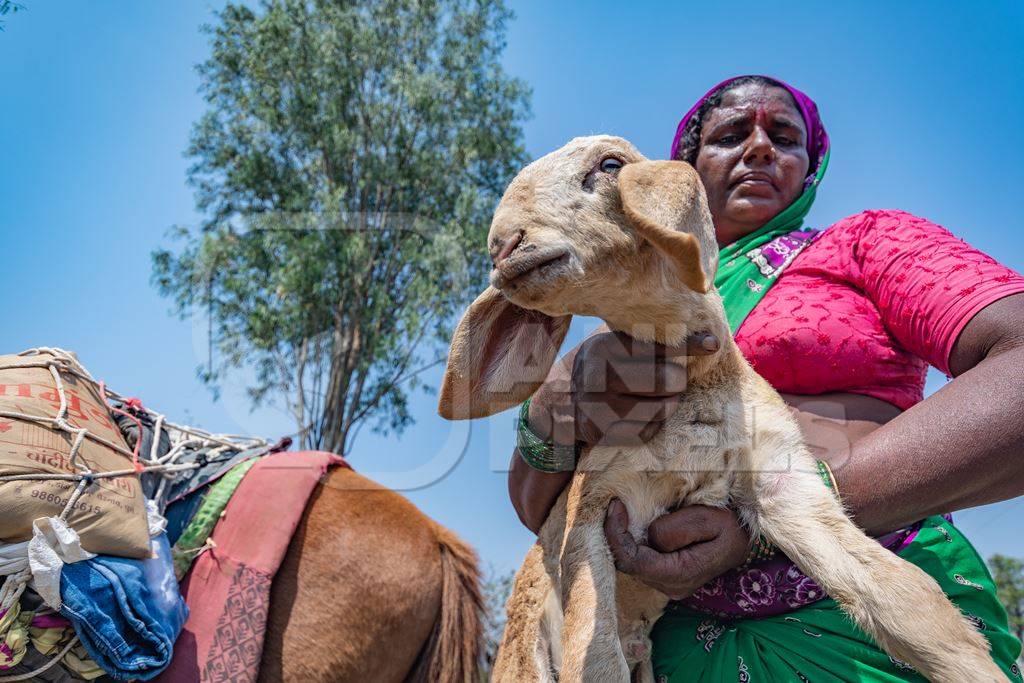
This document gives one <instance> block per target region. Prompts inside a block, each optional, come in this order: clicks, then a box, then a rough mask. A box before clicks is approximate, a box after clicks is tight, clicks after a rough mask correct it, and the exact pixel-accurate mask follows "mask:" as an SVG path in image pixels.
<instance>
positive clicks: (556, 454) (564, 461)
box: [516, 399, 579, 473]
mask: <svg viewBox="0 0 1024 683" xmlns="http://www.w3.org/2000/svg"><path fill="white" fill-rule="evenodd" d="M530 400H531V399H526V401H524V402H523V405H522V406H521V407H520V408H519V420H518V422H517V424H516V447H517V448H518V449H519V457H521V458H522V459H523V461H524V462H525V463H526V464H527V465H529V466H530V467H532V468H533V469H535V470H539V471H541V472H548V473H554V472H570V471H572V470H574V469H575V468H576V459H577V457H578V456H579V446H578V445H577V444H573V445H571V446H563V445H561V444H555V443H551V442H548V441H545V440H544V439H542V438H540V436H538V435H537V434H536V433H534V431H533V430H532V429H530V423H529V420H528V418H529V414H530Z"/></svg>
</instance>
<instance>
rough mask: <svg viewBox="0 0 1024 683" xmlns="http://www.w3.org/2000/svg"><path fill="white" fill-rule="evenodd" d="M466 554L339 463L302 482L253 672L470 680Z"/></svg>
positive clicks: (472, 621)
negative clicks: (302, 496) (311, 482)
mask: <svg viewBox="0 0 1024 683" xmlns="http://www.w3.org/2000/svg"><path fill="white" fill-rule="evenodd" d="M481 610H482V600H481V597H480V589H479V571H478V569H477V558H476V554H475V553H474V552H473V550H472V549H471V548H470V547H469V546H468V545H466V544H465V543H464V542H462V541H461V540H459V539H458V538H457V537H456V536H455V534H453V533H452V532H451V531H449V530H448V529H445V528H444V527H442V526H441V525H439V524H437V523H436V522H434V521H433V520H431V519H430V518H429V517H427V516H426V515H424V514H423V513H422V512H420V511H419V510H418V509H417V508H416V507H415V506H414V505H413V504H412V503H410V502H409V501H408V500H406V499H405V498H404V497H402V496H401V495H399V494H397V493H395V492H394V491H391V490H389V489H386V488H384V487H383V486H380V485H379V484H376V483H374V482H372V481H370V480H369V479H367V478H366V477H363V476H362V475H360V474H358V473H356V472H353V471H352V470H350V469H347V468H335V469H334V470H332V471H331V472H330V473H329V474H328V476H327V477H325V478H324V481H323V482H322V484H321V485H320V487H319V488H318V489H317V491H316V492H315V493H314V496H313V498H312V500H311V501H310V504H309V506H308V508H307V510H306V513H305V516H304V517H303V520H302V523H301V524H300V525H299V528H298V529H297V530H296V532H295V536H294V538H293V539H292V543H291V546H290V547H289V549H288V553H287V555H286V556H285V559H284V562H283V563H282V565H281V568H280V571H279V572H278V574H277V576H276V577H275V578H274V583H273V586H272V589H271V597H270V614H269V616H268V621H267V633H266V639H265V643H264V649H263V660H262V663H261V665H260V676H259V678H260V681H267V682H269V681H302V682H304V683H306V682H315V681H324V682H326V681H353V682H355V681H359V682H360V683H362V682H364V681H374V682H375V683H376V682H381V683H386V682H389V681H396V682H397V681H431V682H432V683H433V682H435V681H441V682H444V683H465V682H467V681H470V680H475V679H476V677H477V675H478V674H477V671H478V668H477V667H478V661H479V658H480V652H481V629H482V623H481Z"/></svg>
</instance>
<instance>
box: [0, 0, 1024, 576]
mask: <svg viewBox="0 0 1024 683" xmlns="http://www.w3.org/2000/svg"><path fill="white" fill-rule="evenodd" d="M22 2H23V4H26V5H27V6H28V9H27V11H25V12H22V13H18V14H16V15H13V16H9V17H8V18H7V25H6V30H5V31H4V32H3V33H0V102H2V123H0V153H2V161H0V237H2V240H3V242H2V243H3V245H4V249H3V255H4V259H3V260H4V266H3V268H2V269H0V283H2V285H3V287H4V290H5V291H6V292H8V293H9V294H8V296H7V297H6V302H7V303H6V305H5V307H4V309H5V312H6V315H5V317H4V319H5V321H6V324H4V325H3V326H2V327H0V353H8V352H15V351H18V350H21V349H24V348H27V347H31V346H39V345H55V346H63V347H65V348H69V349H74V350H76V351H77V352H78V353H79V355H80V356H81V357H82V359H83V361H84V362H85V363H86V364H87V365H88V367H89V368H90V369H91V370H92V372H93V373H94V374H95V375H97V376H100V377H103V378H105V379H106V380H107V382H108V383H109V384H110V385H111V386H112V387H114V388H116V389H118V390H119V391H122V392H125V393H134V394H137V395H139V396H140V397H142V398H143V400H144V401H145V402H147V404H150V405H152V406H154V407H156V408H158V409H160V410H162V411H164V412H166V413H167V414H168V415H170V416H171V417H172V418H176V419H178V420H180V421H190V422H192V423H193V424H199V425H201V426H203V427H206V428H209V429H214V430H218V431H231V432H238V431H242V432H247V433H254V434H265V435H276V434H281V433H287V432H290V431H292V430H293V427H292V425H291V424H290V422H288V421H287V420H286V419H284V418H283V416H282V415H281V414H279V413H277V412H275V411H273V410H262V411H258V412H256V413H250V412H249V410H248V408H247V406H246V404H245V401H244V398H242V396H241V394H240V388H239V387H240V384H241V383H242V380H243V378H237V379H236V381H235V382H233V383H232V385H231V386H228V387H227V388H226V390H225V396H224V397H223V398H222V400H221V401H220V402H219V403H214V402H213V401H212V399H211V396H210V393H209V391H208V390H207V389H206V388H205V387H203V386H202V385H201V384H200V383H199V382H198V380H197V379H196V378H195V368H196V366H197V365H199V364H200V363H201V362H202V360H203V358H205V354H204V349H205V343H204V338H203V329H202V325H201V321H189V320H186V321H180V320H177V319H176V318H174V317H171V316H170V315H168V309H169V306H168V304H167V302H166V301H164V300H162V299H161V298H160V297H158V296H157V294H156V293H155V291H154V290H153V288H152V287H151V286H150V284H149V275H150V260H149V254H150V252H151V251H152V250H153V249H154V248H156V247H158V246H160V245H162V244H164V243H165V232H166V230H167V228H168V227H170V226H171V225H175V224H184V225H195V224H196V223H197V222H198V220H199V216H198V215H197V214H196V213H195V211H194V208H193V207H194V204H193V197H192V193H191V191H190V190H189V188H188V187H187V186H186V184H185V171H186V168H187V166H188V163H189V162H188V160H187V159H185V158H184V157H183V155H182V152H183V150H184V149H185V146H186V141H187V137H188V131H189V128H190V126H191V125H192V122H193V121H195V120H196V119H197V118H198V117H199V115H200V114H201V112H202V111H203V103H202V101H201V99H200V98H199V96H198V95H197V94H196V87H197V84H198V81H197V77H196V74H195V71H194V69H193V65H195V64H196V63H198V62H199V61H201V60H202V59H203V58H204V56H205V54H206V45H205V41H204V39H203V37H202V36H201V35H200V33H199V32H198V27H199V25H200V24H201V23H203V22H204V21H207V20H209V18H210V12H211V7H214V6H216V3H213V4H211V3H208V2H189V1H185V0H183V1H181V2H174V3H141V2H111V1H103V0H94V1H93V2H90V3H77V2H43V1H42V0H22ZM629 4H630V7H629V8H628V9H627V8H626V5H627V3H618V2H590V3H586V4H585V5H584V4H569V3H541V2H529V3H519V2H517V3H513V7H514V9H515V11H516V13H517V19H516V20H515V21H514V22H513V23H512V25H511V26H510V31H509V36H508V49H507V52H506V58H505V63H506V66H507V68H508V70H509V71H510V72H511V73H513V74H515V75H517V76H520V77H522V78H524V79H525V80H526V81H528V82H529V83H530V84H531V86H532V87H533V91H534V97H533V112H534V115H533V118H532V119H531V120H530V121H529V122H528V123H527V125H526V144H527V148H528V150H529V152H530V154H531V155H532V156H539V155H541V154H543V153H545V152H547V151H549V150H551V149H553V148H555V147H558V146H560V145H561V144H563V143H564V142H565V141H566V140H567V139H569V138H571V137H574V136H576V135H584V134H591V133H603V132H608V133H615V134H618V135H622V136H624V137H627V138H629V139H631V140H632V141H633V142H634V143H636V144H637V145H638V146H639V148H640V149H641V150H642V151H643V152H644V153H645V154H647V155H648V156H651V157H664V156H665V155H666V154H667V152H668V147H669V143H670V141H671V136H672V133H673V132H674V129H675V125H676V123H677V121H678V119H679V117H680V115H681V114H682V113H683V112H684V111H685V110H686V109H687V108H688V107H689V106H690V105H691V104H692V102H693V100H694V99H695V98H697V97H698V96H699V95H700V94H702V93H703V92H704V91H705V90H706V89H707V88H708V87H709V86H711V85H713V84H714V83H716V82H718V81H719V80H721V79H723V78H725V77H727V76H731V75H735V74H738V73H749V72H760V73H766V74H770V75H776V76H779V77H781V78H784V79H786V80H788V81H790V82H792V83H793V84H794V85H796V86H797V87H800V88H801V89H803V90H805V91H806V92H807V93H809V94H810V95H811V96H812V97H813V98H815V100H816V101H817V102H818V104H819V107H820V108H821V111H822V114H823V116H824V120H825V122H826V126H827V127H828V130H829V133H830V135H831V137H832V144H833V154H832V164H831V166H830V168H829V173H828V177H826V179H825V181H824V184H823V186H822V189H821V191H820V192H819V195H818V197H819V198H818V201H817V204H816V206H815V208H814V210H813V211H812V213H811V215H810V222H811V223H812V224H814V225H827V224H829V223H831V222H833V221H835V220H837V219H839V218H841V217H843V216H845V215H849V214H851V213H855V212H857V211H860V210H863V209H867V208H901V209H905V210H907V211H911V212H914V213H918V214H921V215H923V216H926V217H928V218H930V219H932V220H935V221H937V222H939V223H941V224H943V225H945V226H946V227H948V228H950V229H951V230H953V231H954V232H955V233H956V234H958V235H959V236H961V237H963V238H964V239H966V240H967V241H969V242H971V243H972V244H974V245H975V246H978V247H979V248H981V249H983V250H985V251H987V252H988V253H990V254H992V255H994V256H996V257H997V258H999V259H1000V260H1002V261H1003V262H1004V263H1006V264H1008V265H1010V266H1012V267H1013V268H1015V269H1016V270H1018V271H1024V250H1022V249H1021V245H1022V239H1021V237H1020V234H1021V230H1022V227H1024V221H1022V219H1021V218H1020V209H1019V205H1018V204H1017V202H1018V201H1019V200H1020V196H1021V195H1020V188H1021V187H1024V170H1022V163H1021V150H1024V126H1021V123H1020V121H1021V111H1022V110H1024V89H1022V87H1021V76H1020V74H1021V73H1024V48H1022V47H1021V46H1022V45H1024V5H1021V4H1020V3H1008V2H1007V3H998V2H994V3H984V5H980V4H977V5H976V4H973V3H972V4H970V5H969V4H967V3H946V2H928V3H925V2H908V3H884V4H883V3H878V4H876V5H875V6H874V8H871V7H866V6H865V3H825V4H824V5H823V6H819V7H817V8H816V9H815V10H814V11H810V12H809V11H804V10H798V9H796V8H795V6H794V8H793V9H786V8H785V6H784V5H779V4H777V3H775V4H773V3H762V2H754V3H747V2H731V3H721V5H722V6H721V7H710V6H709V5H711V4H712V3H703V4H699V5H694V4H689V5H683V4H682V3H677V4H676V6H675V7H672V8H669V7H668V3H652V4H650V5H639V4H638V3H629ZM481 248H483V245H481ZM482 285H483V283H481V286H482ZM589 324H590V323H589V322H588V321H578V324H576V325H574V328H573V334H572V337H571V339H570V341H572V340H574V339H578V338H579V337H580V335H581V334H582V333H583V332H584V331H585V330H586V329H587V327H588V325H589ZM428 379H430V381H432V382H435V383H436V382H437V380H438V375H437V374H435V375H434V376H432V377H430V378H428ZM943 381H944V380H943V378H942V377H941V376H935V375H934V373H933V376H932V377H930V379H929V389H930V390H934V389H935V388H937V387H938V386H940V385H941V383H942V382H943ZM412 405H413V410H414V415H415V417H416V419H417V424H416V425H415V426H414V427H413V428H411V429H409V430H408V431H407V432H406V433H405V434H404V435H403V436H402V437H398V438H380V437H376V436H374V435H372V434H370V433H368V430H367V431H364V433H363V434H362V435H361V436H360V439H359V441H358V442H357V443H356V446H355V449H354V452H353V454H352V458H351V460H352V463H353V465H354V466H355V467H356V468H357V469H359V470H361V471H363V472H365V473H367V474H370V475H371V476H374V477H375V478H377V479H379V480H381V481H384V482H385V483H388V484H390V485H393V486H402V487H408V486H422V484H424V483H429V482H433V483H430V485H427V486H425V487H421V488H418V489H417V490H413V491H409V492H407V495H408V496H409V497H410V498H411V499H412V500H413V501H414V502H415V503H416V504H417V505H419V506H420V507H421V508H422V509H423V510H425V511H426V512H427V513H428V514H430V515H432V516H433V517H435V518H436V519H438V520H439V521H441V522H442V523H444V524H446V525H448V526H450V527H451V528H453V529H455V530H456V531H457V532H459V533H460V534H462V535H463V536H464V537H465V538H466V539H467V540H469V541H470V542H471V543H473V544H474V545H475V546H476V547H477V549H478V550H479V552H480V554H481V556H482V557H483V558H484V560H485V561H486V562H489V563H491V564H493V565H494V566H495V567H496V568H498V569H501V570H507V569H511V568H514V567H516V566H518V564H519V562H520V560H521V558H522V556H523V554H524V552H525V550H526V548H527V547H528V546H529V544H530V543H531V542H532V536H531V535H530V534H529V532H527V531H526V530H525V529H523V528H522V527H520V526H519V523H518V521H517V520H516V517H515V513H514V512H513V510H512V508H511V505H510V504H509V503H508V497H507V493H506V485H505V475H504V472H503V471H502V470H503V469H504V467H505V464H506V463H507V458H508V455H509V453H510V451H511V443H512V431H511V425H512V417H511V415H510V414H505V415H500V416H496V417H494V418H491V419H489V420H482V421H479V422H476V423H473V424H471V425H467V424H459V425H454V426H453V425H451V424H448V423H445V422H443V421H442V420H441V419H440V418H438V417H437V416H436V414H435V412H434V398H433V397H431V396H420V397H417V398H416V399H415V400H414V401H413V404H412ZM1021 521H1024V499H1022V500H1017V501H1009V502H1005V503H1001V504H998V505H993V506H988V507H984V508H979V509H975V510H971V511H966V512H963V513H961V514H959V515H958V516H957V522H958V524H960V526H961V527H962V528H964V530H965V531H966V532H967V533H968V535H969V536H970V537H971V538H972V539H973V540H974V542H975V544H976V545H977V546H978V549H979V550H980V551H981V553H982V554H983V555H985V556H987V555H989V554H991V553H993V552H1004V553H1010V554H1015V555H1018V556H1024V540H1022V538H1024V536H1022V535H1021V534H1020V531H1019V528H1020V523H1021Z"/></svg>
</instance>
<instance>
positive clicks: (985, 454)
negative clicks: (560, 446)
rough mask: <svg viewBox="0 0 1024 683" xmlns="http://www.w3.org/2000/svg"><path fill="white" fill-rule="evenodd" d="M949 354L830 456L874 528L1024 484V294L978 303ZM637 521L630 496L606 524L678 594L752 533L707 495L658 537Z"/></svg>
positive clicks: (644, 573)
mask: <svg viewBox="0 0 1024 683" xmlns="http://www.w3.org/2000/svg"><path fill="white" fill-rule="evenodd" d="M949 365H950V369H951V372H952V373H953V374H954V375H955V377H956V379H954V380H953V381H952V382H950V383H949V384H948V385H946V386H945V387H943V388H942V389H941V390H940V391H938V392H936V393H935V394H933V395H932V396H929V397H928V398H927V399H925V400H924V401H922V402H921V403H919V404H917V405H916V406H914V407H913V408H911V409H910V410H908V411H906V412H905V413H903V414H901V415H900V416H899V417H897V418H895V419H894V420H892V421H891V422H889V423H887V424H885V425H883V426H882V427H880V428H878V429H877V430H875V431H873V432H872V433H870V434H868V435H867V436H864V437H862V438H861V439H859V440H858V441H856V442H855V443H854V444H853V446H852V448H851V450H850V457H849V458H848V459H847V460H846V462H844V463H839V462H836V461H835V460H833V459H830V463H831V465H832V468H833V472H834V474H835V475H836V479H837V481H838V485H839V491H840V494H841V495H842V498H843V503H844V504H845V506H846V508H847V509H848V510H849V511H850V513H851V515H852V516H853V518H854V519H855V520H856V521H857V523H858V525H860V526H861V527H863V528H865V529H866V530H867V531H868V532H875V533H884V532H886V531H890V530H892V529H896V528H899V527H901V526H904V525H906V524H910V523H912V522H915V521H917V520H919V519H921V518H923V517H927V516H929V515H933V514H937V513H942V512H951V511H955V510H960V509H963V508H968V507H973V506H975V505H982V504H985V503H993V502H996V501H1000V500H1006V499H1009V498H1014V497H1017V496H1020V495H1024V294H1015V295H1012V296H1008V297H1005V298H1003V299H999V300H997V301H995V302H993V303H991V304H989V305H988V306H986V307H985V308H983V309H982V310H981V311H980V312H979V313H978V314H977V315H975V316H974V317H973V318H972V319H971V321H970V322H969V323H968V324H967V325H966V326H965V327H964V329H963V331H962V332H961V334H960V335H959V337H958V339H957V341H956V343H955V344H954V346H953V350H952V353H951V354H950V362H949ZM695 515H697V519H698V520H699V521H698V522H697V523H696V524H695V517H694V516H695ZM695 527H696V529H695ZM628 529H629V520H628V517H627V516H626V512H625V508H623V507H622V506H612V508H610V509H609V514H608V516H607V519H606V522H605V533H606V536H607V538H608V543H609V546H610V548H611V550H612V553H613V554H614V555H615V560H616V565H617V566H618V567H619V568H620V569H621V570H622V571H627V572H629V573H631V574H633V575H634V576H636V577H637V578H639V579H640V580H641V581H643V582H645V583H647V584H648V585H650V586H653V587H655V588H657V589H658V590H661V591H662V592H663V593H665V594H667V595H669V596H671V597H674V598H679V597H685V596H688V595H690V594H691V593H692V592H693V591H694V590H696V589H697V588H699V587H700V586H702V585H703V584H704V583H706V582H707V581H709V580H710V579H712V578H714V577H715V576H718V575H719V574H721V573H722V572H723V571H726V570H728V569H732V568H733V567H735V566H737V565H738V564H739V562H741V561H742V557H743V556H744V555H745V549H746V544H747V542H748V541H747V536H746V535H745V533H737V530H740V531H742V529H741V526H740V523H739V520H738V519H737V518H736V516H735V515H734V514H732V513H731V512H730V511H715V512H714V513H713V514H712V513H709V512H708V511H704V510H703V509H701V508H700V506H693V507H688V508H682V509H680V510H677V511H675V512H671V513H669V514H667V515H663V516H662V517H659V518H658V519H656V520H655V521H654V522H653V523H652V524H651V526H650V528H649V529H648V536H649V539H650V540H649V541H648V543H649V545H641V544H638V543H637V542H636V541H635V540H634V539H633V537H632V536H631V535H630V533H629V530H628ZM695 534H696V535H695ZM737 558H740V559H737Z"/></svg>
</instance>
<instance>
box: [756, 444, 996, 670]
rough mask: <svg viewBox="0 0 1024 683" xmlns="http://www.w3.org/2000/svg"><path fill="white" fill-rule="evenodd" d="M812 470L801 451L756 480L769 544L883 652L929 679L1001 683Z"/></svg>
mask: <svg viewBox="0 0 1024 683" xmlns="http://www.w3.org/2000/svg"><path fill="white" fill-rule="evenodd" d="M762 462H764V461H763V460H762ZM776 462H777V463H778V462H781V461H780V460H776ZM813 467H814V466H813V460H812V459H811V458H810V456H809V455H806V453H800V454H799V455H797V456H796V457H795V458H794V460H793V465H792V468H791V469H789V470H788V471H780V470H778V469H776V470H775V471H768V472H760V473H757V474H755V475H754V480H755V481H754V490H755V498H756V500H755V503H754V507H755V509H756V513H755V514H756V519H757V524H759V526H760V529H761V531H762V532H763V533H764V534H765V535H766V536H767V537H768V539H769V540H771V541H772V542H773V543H775V545H777V546H778V547H779V548H780V549H781V550H782V551H783V552H784V553H786V555H787V556H789V558H790V559H792V560H793V562H795V563H796V565H797V566H798V567H799V568H800V569H801V570H802V571H803V572H804V573H805V574H807V575H808V576H810V577H811V578H813V579H814V580H815V581H817V582H818V584H819V585H821V587H822V588H823V589H824V590H825V591H826V592H827V593H828V594H829V595H830V596H831V597H832V598H834V599H835V600H836V601H837V602H838V603H839V604H840V606H841V607H842V608H843V610H844V611H845V612H846V613H847V614H848V615H849V616H850V617H852V618H853V620H854V621H855V622H856V623H857V625H858V626H860V627H861V628H862V629H863V630H864V631H865V632H867V633H868V634H869V635H870V636H871V637H872V638H874V640H875V642H877V643H878V644H879V645H880V646H881V647H882V648H883V649H884V650H885V651H886V652H887V653H888V654H890V655H892V656H894V657H896V658H898V659H901V660H903V661H905V662H908V663H910V664H911V665H912V666H913V667H914V668H915V669H917V670H918V672H920V673H921V674H923V675H924V676H926V677H928V679H929V680H932V681H936V682H938V683H946V682H948V683H960V682H962V681H979V682H980V681H1004V680H1005V676H1004V675H1003V674H1002V672H1001V671H1000V669H999V667H998V666H996V664H995V662H993V661H992V658H991V657H990V656H989V647H988V643H987V641H986V640H985V638H984V637H983V636H982V635H981V634H980V633H978V631H977V630H975V629H974V628H973V627H972V626H971V624H970V622H968V621H967V619H966V618H965V617H964V615H963V614H962V613H961V612H960V611H959V610H958V609H957V608H956V607H955V606H954V605H953V604H952V603H951V602H950V601H949V599H948V598H947V597H946V595H945V594H944V593H943V592H942V589H941V588H940V587H939V585H938V583H936V581H935V580H934V579H933V578H932V577H930V576H929V575H928V574H927V573H925V572H924V571H923V570H922V569H921V568H920V567H917V566H916V565H913V564H911V563H910V562H907V561H905V560H903V559H901V558H900V557H898V556H897V555H895V554H893V553H891V552H889V551H888V550H886V549H884V548H883V547H882V546H880V545H879V544H878V543H877V542H875V541H874V540H872V539H870V538H868V536H867V535H866V534H864V532H863V531H861V530H860V529H858V528H857V527H856V526H855V525H854V524H853V522H852V521H850V519H849V518H848V517H847V516H846V514H845V513H844V512H843V510H842V508H841V506H840V505H839V504H838V503H837V502H836V500H835V498H834V497H833V495H832V493H831V491H829V489H828V488H827V487H826V486H825V484H824V482H823V480H822V479H821V478H820V477H819V475H818V473H817V472H815V471H813V469H812V468H813Z"/></svg>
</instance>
